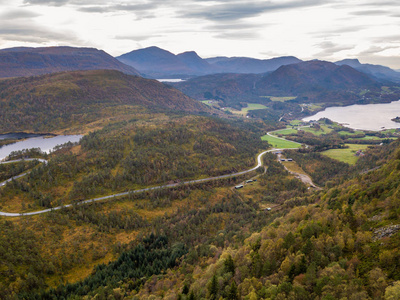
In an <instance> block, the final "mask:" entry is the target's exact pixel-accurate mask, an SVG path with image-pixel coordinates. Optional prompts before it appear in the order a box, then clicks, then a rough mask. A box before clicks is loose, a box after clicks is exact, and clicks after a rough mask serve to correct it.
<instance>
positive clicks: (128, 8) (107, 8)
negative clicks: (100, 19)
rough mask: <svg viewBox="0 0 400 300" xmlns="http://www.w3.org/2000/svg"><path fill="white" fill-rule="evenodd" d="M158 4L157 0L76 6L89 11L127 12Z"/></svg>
mask: <svg viewBox="0 0 400 300" xmlns="http://www.w3.org/2000/svg"><path fill="white" fill-rule="evenodd" d="M157 6H158V4H157V2H148V3H141V4H117V5H93V6H83V7H80V8H78V10H79V11H82V12H89V13H92V12H94V13H109V12H118V11H129V12H139V11H140V12H143V11H150V10H152V9H155V8H156V7H157Z"/></svg>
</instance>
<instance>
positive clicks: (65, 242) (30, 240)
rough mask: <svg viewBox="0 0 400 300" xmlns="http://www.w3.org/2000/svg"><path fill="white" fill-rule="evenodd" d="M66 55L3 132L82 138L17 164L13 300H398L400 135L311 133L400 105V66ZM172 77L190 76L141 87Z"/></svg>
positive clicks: (156, 52) (28, 91) (8, 102)
mask: <svg viewBox="0 0 400 300" xmlns="http://www.w3.org/2000/svg"><path fill="white" fill-rule="evenodd" d="M22 50H23V52H26V51H28V50H27V49H22ZM22 50H21V51H22ZM21 51H20V50H18V49H17V50H15V51H14V52H16V53H17V54H18V55H17V54H15V55H17V56H19V55H20V54H19V53H20V52H21ZM65 51H67V52H70V54H71V53H75V52H76V51H77V50H76V49H69V48H68V49H65V48H60V49H58V48H57V47H56V48H54V49H38V50H37V51H33V52H37V53H36V54H35V55H39V54H40V57H41V58H40V60H44V61H46V62H47V63H48V64H47V66H48V67H46V68H44V69H45V70H46V72H45V73H40V74H35V75H36V76H31V77H29V76H26V75H32V73H30V72H33V71H32V70H31V71H28V70H24V71H23V72H22V71H21V73H18V74H20V75H17V76H19V77H16V78H9V79H3V80H2V81H0V111H1V114H0V133H1V134H6V133H11V132H29V133H31V134H39V135H40V134H43V133H51V134H55V135H63V134H79V135H81V136H80V140H79V142H78V141H76V143H66V144H63V145H60V146H58V147H56V148H55V149H54V150H53V151H51V152H49V153H44V152H42V151H39V150H38V149H31V150H23V149H22V150H20V151H15V152H13V153H11V154H10V155H9V156H8V157H7V158H6V160H7V161H2V162H1V163H0V182H1V183H0V249H1V251H0V298H1V299H321V300H322V299H324V300H327V299H385V298H384V297H385V295H387V294H389V291H390V292H391V291H392V288H395V287H396V286H397V285H398V284H399V282H400V272H399V270H400V256H399V254H398V249H399V237H400V235H399V234H400V231H399V230H398V228H399V224H400V211H399V203H398V202H399V197H398V194H399V184H398V183H399V182H398V181H399V178H400V176H399V175H400V174H399V161H400V155H399V153H400V145H399V140H398V137H399V133H398V131H397V130H396V129H388V128H384V130H370V129H368V128H367V129H364V130H360V129H352V128H349V127H346V126H344V125H342V124H339V123H337V122H336V120H331V119H329V118H319V119H318V120H315V121H313V122H310V123H306V122H305V121H303V119H304V118H306V117H309V116H311V115H314V114H315V113H316V112H317V111H320V110H323V109H324V108H326V107H332V106H337V105H340V106H344V105H351V104H368V103H388V102H391V101H392V100H398V99H399V95H400V93H399V91H400V89H399V87H398V85H397V84H396V83H395V80H394V81H391V82H390V83H389V82H388V81H386V80H388V79H387V78H388V77H387V76H389V77H390V76H394V75H393V74H392V73H391V72H390V69H389V70H386V69H385V70H386V71H387V73H385V74H386V75H385V76H383V75H382V76H383V77H384V78H385V79H384V80H385V82H383V81H382V80H383V79H382V78H383V77H380V78H378V77H376V76H373V75H371V72H372V73H373V72H374V70H376V69H377V68H376V67H372V66H366V65H361V64H360V63H359V62H358V64H357V62H355V61H351V63H352V64H353V65H354V66H355V67H357V68H353V67H351V66H349V65H347V64H342V63H340V64H339V63H337V64H335V63H330V62H324V61H308V62H303V61H300V60H298V59H296V58H294V57H281V58H279V59H278V58H277V59H269V60H256V59H250V58H228V57H219V58H210V59H206V60H205V59H202V58H200V57H199V56H198V55H197V54H196V53H194V52H191V51H189V52H184V53H181V54H178V55H174V54H172V53H169V52H168V53H166V52H165V51H164V50H162V49H160V48H157V49H156V47H152V48H151V49H143V50H142V51H138V52H134V53H132V52H131V53H128V54H129V55H128V54H126V55H122V56H120V57H117V59H118V60H120V63H121V64H122V63H124V62H125V63H128V61H130V63H131V64H133V63H135V64H136V65H133V66H132V65H131V66H130V67H132V68H134V69H135V70H137V72H138V73H134V74H129V72H127V70H128V69H129V68H128V69H126V68H125V67H123V66H121V65H119V64H118V65H115V66H118V68H119V69H118V68H116V67H115V68H113V69H112V70H109V69H107V70H105V69H104V68H103V67H101V68H102V69H101V70H97V69H96V68H97V67H96V68H95V69H93V68H94V67H91V68H90V69H89V70H87V69H82V68H81V67H79V64H80V63H81V60H80V59H82V57H81V55H82V54H79V55H77V56H76V57H75V58H74V60H73V61H74V62H75V63H76V65H77V67H76V68H77V69H76V70H75V69H74V70H69V69H66V70H62V72H58V71H56V72H53V70H54V69H57V66H58V64H59V63H61V64H62V63H63V62H64V60H65V59H67V58H66V57H65V56H62V59H60V60H57V59H55V58H54V57H55V56H57V55H65ZM87 51H89V52H87ZM2 52H3V51H0V54H1V53H2ZM4 52H7V53H8V54H7V55H11V54H9V53H10V52H13V51H4ZM28 52H29V51H28ZM78 52H79V51H78ZM94 52H96V53H97V51H93V50H88V49H81V52H79V53H85V55H84V56H85V58H86V59H88V56H87V53H92V54H93V53H94ZM38 53H39V54H38ZM92 54H91V55H92ZM32 55H33V54H32ZM48 55H50V56H51V57H52V59H48V58H46V57H48ZM71 55H73V54H71ZM93 55H94V54H93ZM89 57H92V58H90V59H89V61H91V64H90V65H92V66H93V65H95V66H99V61H98V59H99V58H93V57H98V56H96V55H95V56H89ZM102 59H104V57H103V58H102ZM52 60H55V62H51V61H52ZM0 61H1V55H0ZM113 61H114V60H113ZM110 63H111V61H110ZM139 63H140V64H139ZM349 63H350V62H349ZM34 66H35V65H34ZM154 66H159V67H158V69H157V70H155V69H154ZM122 67H123V70H122V69H121V68H122ZM126 67H128V66H126ZM172 67H173V69H172V70H171V68H172ZM99 68H100V67H99ZM367 69H368V72H367V71H365V70H367ZM378 69H379V70H382V69H381V68H378ZM227 70H229V72H236V73H226V71H227ZM194 71H196V72H194ZM250 71H251V72H250ZM247 72H250V73H251V74H248V73H247ZM366 72H367V73H366ZM160 74H161V75H165V76H169V77H165V78H174V77H173V75H176V77H178V76H181V75H185V76H187V78H188V80H185V81H179V82H178V81H177V82H166V83H161V82H158V81H157V80H153V79H147V78H144V77H141V76H138V75H145V76H147V77H155V76H159V75H160ZM390 74H392V75H390ZM158 78H160V77H158ZM179 78H184V77H179ZM202 102H203V103H202ZM391 104H393V105H394V104H396V103H395V102H392V103H391ZM372 110H374V109H372ZM381 127H382V126H381ZM380 129H382V128H380ZM14 141H15V136H14V137H10V139H8V140H7V139H6V140H4V144H6V143H13V142H14ZM2 143H3V140H2ZM4 147H5V146H4Z"/></svg>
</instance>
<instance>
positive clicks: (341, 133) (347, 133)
mask: <svg viewBox="0 0 400 300" xmlns="http://www.w3.org/2000/svg"><path fill="white" fill-rule="evenodd" d="M363 133H364V131H361V130H356V131H354V132H349V131H344V130H342V131H338V134H339V135H354V134H363Z"/></svg>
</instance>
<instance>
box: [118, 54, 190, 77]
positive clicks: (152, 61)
mask: <svg viewBox="0 0 400 300" xmlns="http://www.w3.org/2000/svg"><path fill="white" fill-rule="evenodd" d="M117 59H118V60H119V61H121V62H123V63H125V64H127V65H129V66H132V67H134V68H136V69H138V70H140V72H142V73H144V74H146V75H148V76H152V77H159V76H161V77H162V76H165V75H168V74H190V73H191V72H192V71H191V69H190V68H189V67H188V66H186V65H185V64H184V63H183V62H182V61H181V60H180V59H179V58H178V57H177V56H176V55H175V54H172V53H171V52H169V51H166V50H163V49H161V48H158V47H148V48H144V49H139V50H134V51H131V52H129V53H126V54H123V55H121V56H118V57H117Z"/></svg>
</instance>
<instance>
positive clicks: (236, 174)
mask: <svg viewBox="0 0 400 300" xmlns="http://www.w3.org/2000/svg"><path fill="white" fill-rule="evenodd" d="M267 134H268V135H269V134H270V132H268V133H267ZM280 139H283V138H280ZM285 149H297V148H282V149H275V148H274V149H270V150H266V151H263V152H261V153H260V154H259V155H258V156H257V165H256V166H255V167H253V168H251V169H249V170H245V171H241V172H236V173H231V174H227V175H221V176H216V177H208V178H203V179H195V180H189V181H183V182H179V183H171V184H165V185H159V186H154V187H149V188H144V189H139V190H131V191H128V192H123V193H118V194H113V195H109V196H103V197H98V198H93V199H88V200H83V201H80V202H77V203H75V204H66V205H61V206H57V207H52V208H48V209H43V210H38V211H33V212H25V213H9V212H3V211H0V216H3V217H21V216H33V215H39V214H44V213H47V212H51V211H55V210H59V209H62V208H67V207H71V206H73V205H82V204H86V203H93V202H97V201H103V200H107V199H113V198H118V197H123V196H128V195H130V194H137V193H142V192H147V191H153V190H159V189H164V188H172V187H176V186H180V185H187V184H193V183H201V182H206V181H211V180H218V179H224V178H229V177H234V176H238V175H243V174H246V173H249V172H252V171H255V170H256V169H257V168H259V167H261V166H262V161H261V158H262V156H263V155H264V154H265V153H268V152H273V151H279V150H285ZM32 160H38V161H40V162H42V163H47V161H46V160H44V159H34V158H33V159H25V161H32ZM17 161H21V160H14V161H7V162H0V164H1V163H12V162H17ZM27 174H29V172H25V173H23V174H20V175H18V176H14V177H12V178H10V179H8V180H6V181H3V182H0V187H2V186H4V185H6V184H7V182H10V181H12V180H15V179H18V178H20V177H22V176H25V175H27Z"/></svg>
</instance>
